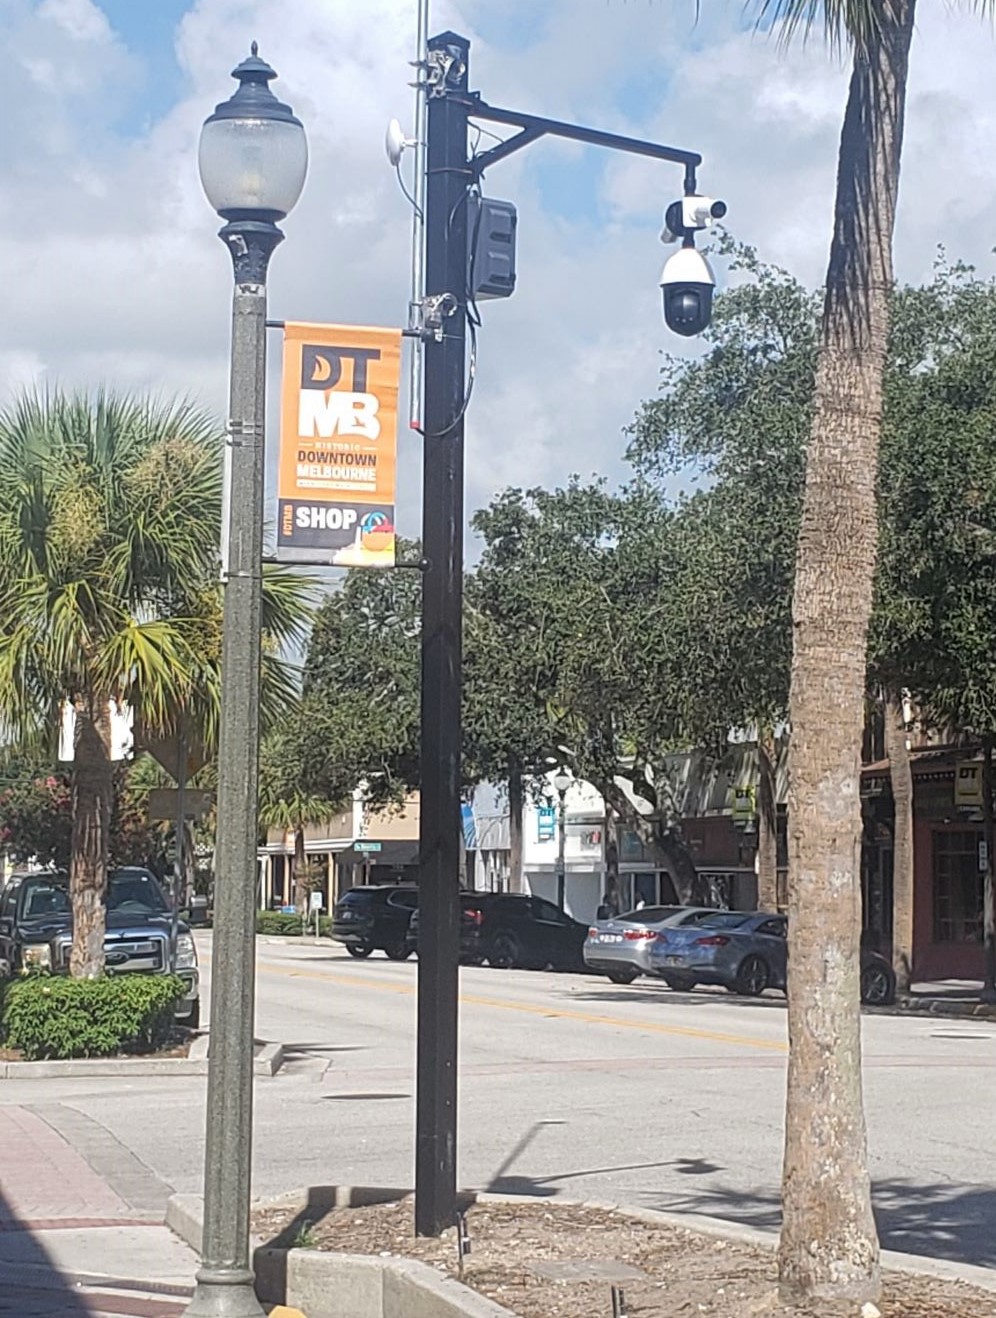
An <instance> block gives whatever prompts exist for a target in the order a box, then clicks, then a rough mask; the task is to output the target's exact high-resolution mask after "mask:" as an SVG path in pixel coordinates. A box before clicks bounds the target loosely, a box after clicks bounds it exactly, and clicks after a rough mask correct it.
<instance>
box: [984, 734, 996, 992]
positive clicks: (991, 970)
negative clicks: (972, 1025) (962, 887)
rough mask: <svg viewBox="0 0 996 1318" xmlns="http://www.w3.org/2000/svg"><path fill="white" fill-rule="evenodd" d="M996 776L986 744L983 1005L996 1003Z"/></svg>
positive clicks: (987, 741) (989, 741)
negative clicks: (995, 819) (994, 821)
mask: <svg viewBox="0 0 996 1318" xmlns="http://www.w3.org/2000/svg"><path fill="white" fill-rule="evenodd" d="M994 798H996V774H994V772H993V739H992V737H984V738H983V740H982V817H983V821H984V822H983V828H984V837H985V841H986V874H985V879H984V880H983V887H982V902H983V905H982V929H983V939H984V949H985V972H984V973H985V981H984V983H983V986H982V1001H983V1002H996V849H994V844H996V836H994V833H996V829H994V824H993V807H994V805H996V801H994Z"/></svg>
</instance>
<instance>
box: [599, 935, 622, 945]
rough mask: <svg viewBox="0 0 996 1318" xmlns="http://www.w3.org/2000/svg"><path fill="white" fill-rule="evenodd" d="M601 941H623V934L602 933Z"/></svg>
mask: <svg viewBox="0 0 996 1318" xmlns="http://www.w3.org/2000/svg"><path fill="white" fill-rule="evenodd" d="M599 941H600V942H602V943H621V942H622V934H602V935H601V936H600V938H599Z"/></svg>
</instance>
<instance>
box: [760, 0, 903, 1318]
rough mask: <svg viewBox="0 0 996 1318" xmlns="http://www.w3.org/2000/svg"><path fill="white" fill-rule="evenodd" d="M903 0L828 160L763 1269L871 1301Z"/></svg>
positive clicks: (788, 1290) (810, 1292)
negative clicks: (880, 573)
mask: <svg viewBox="0 0 996 1318" xmlns="http://www.w3.org/2000/svg"><path fill="white" fill-rule="evenodd" d="M914 7H915V5H914V0H871V4H870V8H871V9H873V10H874V16H875V22H874V23H873V24H872V29H871V32H870V34H869V36H868V38H867V41H866V43H865V44H864V45H863V47H859V48H857V49H856V50H855V56H854V66H853V71H852V75H851V83H850V90H849V93H848V101H847V109H846V111H845V115H844V125H843V130H842V134H841V141H840V151H839V156H838V169H837V195H836V202H835V215H834V234H833V241H832V244H831V249H830V261H829V267H828V271H827V292H826V300H825V304H824V311H823V325H822V337H821V345H820V351H819V356H818V359H817V367H816V381H815V392H814V408H813V422H812V431H811V435H810V442H809V448H808V452H807V461H806V487H805V496H804V500H803V511H802V522H801V526H800V531H799V547H798V556H797V560H796V579H795V594H794V599H793V609H792V613H793V625H794V643H793V654H792V678H791V690H790V699H789V716H790V722H791V727H792V755H791V762H790V783H789V801H788V815H789V893H788V916H789V954H788V1027H789V1065H788V1087H787V1102H786V1121H785V1158H784V1165H783V1180H782V1204H783V1218H782V1221H783V1225H782V1232H781V1241H780V1246H779V1258H778V1263H779V1281H780V1283H781V1286H782V1290H783V1292H784V1293H785V1295H786V1296H787V1297H797V1296H802V1297H803V1298H805V1297H810V1296H813V1297H816V1296H820V1297H826V1298H829V1299H835V1300H850V1301H854V1300H860V1301H867V1300H874V1299H876V1298H877V1296H878V1294H879V1291H880V1286H881V1281H880V1273H879V1245H878V1236H877V1233H876V1230H875V1219H874V1217H873V1215H872V1208H871V1194H870V1185H869V1178H868V1164H867V1140H866V1133H865V1116H864V1106H863V1102H862V1093H861V1034H860V1019H861V1018H860V1011H859V985H858V979H859V942H860V933H861V799H860V790H859V788H860V771H861V737H862V729H863V725H864V696H865V674H866V644H867V633H868V620H869V616H870V613H871V604H872V582H873V577H874V571H875V554H876V543H877V522H876V506H875V479H876V469H877V462H878V445H879V436H880V431H881V417H882V375H883V371H884V367H885V355H886V345H887V336H888V328H889V298H890V294H891V291H892V284H893V269H892V234H893V227H894V220H895V204H896V192H897V189H898V185H899V162H900V156H901V149H902V135H903V117H904V113H905V100H906V81H907V68H908V60H909V47H910V40H911V37H912V32H913V12H914Z"/></svg>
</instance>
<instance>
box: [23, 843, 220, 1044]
mask: <svg viewBox="0 0 996 1318" xmlns="http://www.w3.org/2000/svg"><path fill="white" fill-rule="evenodd" d="M104 904H105V907H106V913H105V921H106V933H105V936H104V963H105V965H106V967H107V970H108V972H109V973H111V974H116V975H117V974H147V975H149V974H151V975H165V974H169V973H170V971H171V969H173V970H175V973H176V974H177V975H179V977H180V978H181V979H182V980H183V981H184V983H185V985H186V987H187V992H186V993H185V995H184V997H183V998H182V1000H181V1001H180V1002H179V1003H178V1004H177V1008H176V1017H177V1020H179V1021H181V1022H182V1023H183V1024H184V1025H189V1026H190V1027H191V1028H192V1029H196V1028H197V1026H198V1025H199V1024H200V972H199V970H198V967H197V948H196V947H195V945H194V939H193V935H192V934H191V932H190V928H189V926H188V925H187V924H186V923H184V922H183V921H180V923H179V925H178V933H177V946H176V965H175V967H171V966H170V940H171V923H172V922H171V916H170V907H169V903H168V902H167V900H166V897H165V895H164V893H163V890H162V888H161V887H160V886H159V881H158V879H157V878H156V876H155V875H154V874H153V873H152V871H151V870H147V869H144V868H141V867H139V866H128V867H126V868H123V869H117V870H113V871H112V872H111V873H110V874H109V875H108V879H107V887H106V891H105V895H104ZM72 946H73V912H72V904H71V902H70V899H69V876H68V875H67V874H66V872H65V871H64V870H36V871H34V872H32V873H24V874H19V875H14V876H13V877H12V879H11V881H10V882H9V883H8V884H7V886H6V887H5V888H4V890H3V894H2V896H0V975H5V976H10V975H16V974H19V973H20V972H21V971H23V970H31V969H38V970H48V971H51V972H52V973H53V974H65V973H67V972H68V970H69V956H70V953H71V951H72Z"/></svg>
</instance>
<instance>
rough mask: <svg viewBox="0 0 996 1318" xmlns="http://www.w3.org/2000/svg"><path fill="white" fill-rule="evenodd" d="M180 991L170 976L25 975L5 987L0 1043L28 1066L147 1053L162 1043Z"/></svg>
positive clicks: (0, 1008) (180, 984)
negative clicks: (55, 1060) (17, 1053)
mask: <svg viewBox="0 0 996 1318" xmlns="http://www.w3.org/2000/svg"><path fill="white" fill-rule="evenodd" d="M184 992H185V988H184V984H183V981H182V980H181V979H178V978H177V977H176V976H174V975H105V976H104V977H103V978H102V979H67V978H63V977H62V976H61V975H60V976H54V975H28V976H26V977H25V978H24V979H20V980H12V981H10V982H9V983H8V984H6V985H5V986H4V989H3V997H2V999H0V1038H2V1039H3V1042H4V1043H5V1044H6V1046H7V1047H8V1048H18V1049H20V1051H21V1052H22V1053H23V1054H24V1056H25V1058H26V1059H27V1060H28V1061H37V1060H47V1059H49V1058H66V1057H106V1056H108V1055H109V1054H111V1053H117V1052H121V1051H128V1052H147V1051H151V1050H153V1049H155V1048H159V1047H161V1046H162V1044H163V1043H164V1042H165V1041H166V1038H167V1036H168V1034H169V1031H170V1029H171V1027H172V1024H173V1007H174V1004H175V1003H176V1002H177V1001H178V999H180V998H182V997H183V995H184Z"/></svg>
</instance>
